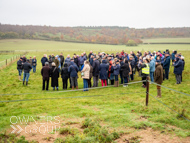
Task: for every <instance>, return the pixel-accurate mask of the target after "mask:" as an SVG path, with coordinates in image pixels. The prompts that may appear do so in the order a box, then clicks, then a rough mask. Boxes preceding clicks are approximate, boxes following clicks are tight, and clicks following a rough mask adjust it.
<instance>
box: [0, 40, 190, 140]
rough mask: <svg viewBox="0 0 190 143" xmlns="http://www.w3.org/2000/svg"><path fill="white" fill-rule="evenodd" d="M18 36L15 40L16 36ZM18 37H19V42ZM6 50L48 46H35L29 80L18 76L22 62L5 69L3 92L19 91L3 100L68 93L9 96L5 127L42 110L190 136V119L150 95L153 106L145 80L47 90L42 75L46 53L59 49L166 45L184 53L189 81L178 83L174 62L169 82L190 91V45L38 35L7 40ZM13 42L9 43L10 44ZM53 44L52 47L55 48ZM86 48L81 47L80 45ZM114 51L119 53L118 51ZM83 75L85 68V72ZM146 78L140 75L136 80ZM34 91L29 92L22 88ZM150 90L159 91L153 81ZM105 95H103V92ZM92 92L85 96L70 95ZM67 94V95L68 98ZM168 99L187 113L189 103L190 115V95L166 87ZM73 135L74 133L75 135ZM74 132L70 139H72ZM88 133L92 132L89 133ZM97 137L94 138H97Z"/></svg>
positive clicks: (1, 107) (0, 121)
mask: <svg viewBox="0 0 190 143" xmlns="http://www.w3.org/2000/svg"><path fill="white" fill-rule="evenodd" d="M11 41H12V42H11ZM14 41H17V42H14ZM0 47H1V48H0V50H14V49H15V50H31V49H32V47H33V48H34V49H35V50H44V49H45V48H47V49H48V50H55V51H51V52H50V51H46V52H42V51H41V52H40V51H38V52H35V51H32V52H29V53H28V54H27V57H29V56H34V55H36V57H37V60H38V65H37V73H32V72H31V75H30V79H29V86H28V87H26V86H22V82H20V81H19V80H18V71H17V69H16V62H15V63H14V64H13V65H11V66H9V67H7V68H5V69H3V70H1V72H0V77H1V82H0V86H1V88H0V93H1V94H15V93H18V95H0V101H5V100H23V99H41V98H62V99H58V100H56V99H55V100H50V99H48V100H36V101H25V102H7V103H0V111H1V112H0V131H2V132H3V131H5V130H7V129H9V128H10V124H11V123H10V117H11V116H20V117H21V116H33V117H36V119H38V118H37V116H40V115H47V116H60V118H61V120H64V119H67V118H71V119H72V118H76V119H81V118H90V119H92V120H94V121H97V122H103V123H104V124H106V127H108V128H114V129H116V130H118V131H121V128H123V127H125V128H131V129H135V130H140V129H145V128H148V127H150V128H153V129H154V130H159V131H161V132H163V131H164V132H166V133H172V134H176V135H178V136H182V137H187V136H190V122H188V121H186V120H184V119H183V118H179V116H178V114H176V113H174V112H173V111H171V110H170V109H169V108H167V107H165V106H163V105H162V104H161V103H159V102H158V101H156V100H155V99H154V98H153V97H151V96H150V97H149V106H148V107H146V106H145V95H146V94H145V92H146V91H145V89H144V88H141V83H137V84H132V85H129V87H127V88H123V87H122V86H120V87H118V88H116V87H109V88H103V89H93V90H89V91H88V92H83V91H74V92H57V91H54V92H53V91H52V89H51V88H50V91H49V92H45V91H42V90H41V88H42V77H41V75H40V70H41V63H40V59H41V57H42V55H43V53H47V54H52V53H54V54H55V55H56V54H59V53H60V51H57V50H61V49H62V50H63V51H64V52H63V54H64V56H66V55H67V54H71V55H72V54H73V53H74V52H75V50H77V49H78V50H79V51H76V52H75V53H78V54H80V53H81V51H86V52H87V53H88V51H90V50H91V49H92V50H93V51H96V52H97V51H98V50H99V49H101V51H105V52H114V51H115V52H116V51H117V52H120V51H121V50H122V49H124V50H125V51H128V52H130V50H131V49H134V51H136V50H139V49H143V50H150V48H151V51H154V50H155V51H157V50H165V49H170V50H173V49H176V50H179V51H180V52H181V53H182V54H183V55H184V56H185V61H186V67H185V71H184V74H183V82H182V84H180V85H175V76H174V74H173V68H171V69H170V79H169V80H168V81H164V83H163V85H164V86H167V87H170V88H173V89H175V90H178V91H181V92H185V93H188V94H190V89H189V86H190V57H189V54H190V51H189V49H190V45H151V46H150V45H147V46H145V45H140V46H137V47H125V46H112V45H97V44H77V43H63V42H54V41H52V42H51V41H32V40H1V41H0ZM8 47H9V48H8ZM51 48H52V49H51ZM80 50H81V51H80ZM115 52H114V53H115ZM79 77H80V73H79ZM139 80H141V79H140V77H138V76H137V74H136V75H135V81H139ZM78 81H79V88H80V89H81V88H82V87H83V83H82V79H81V78H79V80H78ZM59 87H60V91H62V88H61V87H62V83H61V78H59ZM21 93H29V94H21ZM150 93H151V94H153V95H154V96H156V86H155V85H153V84H151V85H150ZM97 95H101V96H97ZM80 96H92V97H83V98H68V97H80ZM63 97H65V98H63ZM159 100H161V101H162V102H163V103H164V104H166V105H168V106H169V107H171V108H172V109H174V110H175V111H177V112H179V113H180V114H181V113H182V111H183V109H185V112H184V116H185V117H186V118H188V119H189V120H190V107H189V103H190V97H189V96H185V95H182V94H179V93H175V92H174V91H170V90H168V89H164V88H162V98H161V99H159ZM76 138H77V137H76ZM72 139H73V138H72ZM72 139H71V138H68V140H72ZM87 139H88V138H87ZM93 139H94V138H93Z"/></svg>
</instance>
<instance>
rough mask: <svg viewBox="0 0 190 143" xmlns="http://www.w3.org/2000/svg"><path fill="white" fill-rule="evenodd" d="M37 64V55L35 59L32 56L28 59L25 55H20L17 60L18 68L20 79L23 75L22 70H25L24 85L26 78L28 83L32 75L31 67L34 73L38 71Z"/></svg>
mask: <svg viewBox="0 0 190 143" xmlns="http://www.w3.org/2000/svg"><path fill="white" fill-rule="evenodd" d="M36 66H37V60H36V57H35V56H34V57H33V59H32V57H30V59H27V58H26V56H25V55H23V56H22V57H20V59H19V60H18V61H17V70H18V73H19V80H20V81H22V80H21V75H22V71H24V73H23V85H24V84H25V80H26V85H28V80H29V77H30V71H31V69H33V73H35V72H36Z"/></svg>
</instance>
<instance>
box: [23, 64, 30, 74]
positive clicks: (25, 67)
mask: <svg viewBox="0 0 190 143" xmlns="http://www.w3.org/2000/svg"><path fill="white" fill-rule="evenodd" d="M22 69H24V73H29V72H30V70H31V69H32V66H31V64H30V63H28V62H25V63H24V64H23V66H22Z"/></svg>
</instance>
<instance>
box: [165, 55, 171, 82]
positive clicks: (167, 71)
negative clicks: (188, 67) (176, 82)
mask: <svg viewBox="0 0 190 143" xmlns="http://www.w3.org/2000/svg"><path fill="white" fill-rule="evenodd" d="M165 57H166V59H165V61H164V63H163V69H164V70H165V79H166V80H167V79H169V70H170V56H169V54H168V53H166V54H165Z"/></svg>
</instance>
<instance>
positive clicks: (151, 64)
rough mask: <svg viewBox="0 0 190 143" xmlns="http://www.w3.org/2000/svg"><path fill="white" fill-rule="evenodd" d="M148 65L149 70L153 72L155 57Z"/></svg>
mask: <svg viewBox="0 0 190 143" xmlns="http://www.w3.org/2000/svg"><path fill="white" fill-rule="evenodd" d="M149 67H150V72H154V71H155V59H152V60H151V61H150V64H149Z"/></svg>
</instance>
